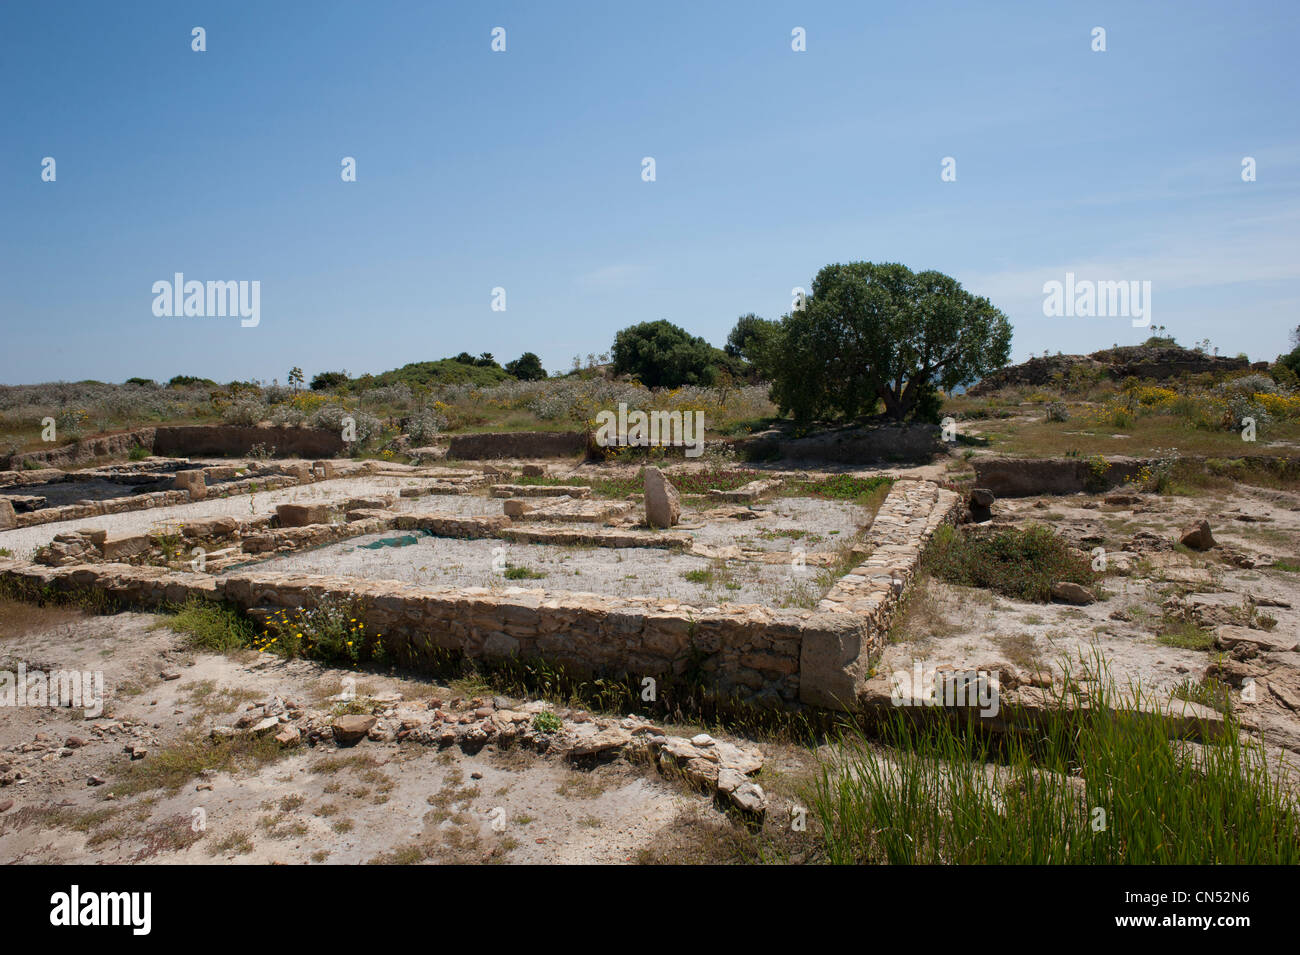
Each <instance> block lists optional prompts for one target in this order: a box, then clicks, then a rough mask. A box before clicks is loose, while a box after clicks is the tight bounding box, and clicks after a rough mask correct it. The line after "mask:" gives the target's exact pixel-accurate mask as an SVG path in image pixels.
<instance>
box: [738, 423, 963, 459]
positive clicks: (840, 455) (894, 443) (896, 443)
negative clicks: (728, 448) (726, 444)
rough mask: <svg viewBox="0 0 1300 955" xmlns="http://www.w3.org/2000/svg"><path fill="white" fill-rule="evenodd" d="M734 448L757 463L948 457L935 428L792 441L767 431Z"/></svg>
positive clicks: (854, 431)
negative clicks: (942, 455) (940, 455)
mask: <svg viewBox="0 0 1300 955" xmlns="http://www.w3.org/2000/svg"><path fill="white" fill-rule="evenodd" d="M732 445H733V446H734V447H735V449H736V450H737V452H739V453H742V454H744V455H746V456H748V457H750V458H753V459H757V460H776V459H781V460H789V461H829V462H835V463H838V464H871V463H876V462H882V461H884V462H890V461H928V460H930V459H931V458H933V457H934V456H935V455H939V454H946V453H947V448H946V447H945V445H944V444H943V442H942V441H940V440H939V429H938V428H937V427H936V426H934V425H908V426H905V427H894V426H889V425H886V426H881V427H873V428H844V429H841V430H838V431H824V432H821V433H819V434H813V435H809V436H808V437H806V438H790V437H787V436H786V435H785V434H783V433H782V432H780V431H777V430H772V431H763V432H759V433H758V434H754V435H750V436H749V437H747V438H741V439H738V440H736V441H734V442H732Z"/></svg>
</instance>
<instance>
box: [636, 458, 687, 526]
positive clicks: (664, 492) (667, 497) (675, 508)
mask: <svg viewBox="0 0 1300 955" xmlns="http://www.w3.org/2000/svg"><path fill="white" fill-rule="evenodd" d="M681 514H682V506H681V496H680V495H679V494H678V493H677V488H675V487H673V486H672V485H671V484H669V483H668V479H667V478H666V477H664V474H663V472H662V471H660V470H659V469H658V468H654V467H650V468H646V469H645V520H646V523H647V524H649V525H650V526H651V527H672V526H673V525H674V524H676V523H677V522H678V521H679V520H681Z"/></svg>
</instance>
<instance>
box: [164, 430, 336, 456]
mask: <svg viewBox="0 0 1300 955" xmlns="http://www.w3.org/2000/svg"><path fill="white" fill-rule="evenodd" d="M154 430H155V432H156V434H155V437H154V443H153V453H154V454H162V455H171V456H176V457H194V456H198V457H202V456H205V455H216V456H220V457H242V456H244V455H246V454H248V452H249V451H250V450H252V449H253V448H254V447H255V446H257V445H259V444H260V445H262V446H263V447H265V448H267V449H270V448H274V449H275V454H276V457H281V458H288V457H297V458H332V457H335V456H336V455H340V454H342V453H343V451H344V444H343V438H342V437H341V436H339V435H338V434H336V433H335V432H333V431H326V430H323V429H321V428H252V427H250V428H245V427H237V426H234V425H215V426H205V425H195V426H192V427H191V426H183V427H166V428H156V429H154Z"/></svg>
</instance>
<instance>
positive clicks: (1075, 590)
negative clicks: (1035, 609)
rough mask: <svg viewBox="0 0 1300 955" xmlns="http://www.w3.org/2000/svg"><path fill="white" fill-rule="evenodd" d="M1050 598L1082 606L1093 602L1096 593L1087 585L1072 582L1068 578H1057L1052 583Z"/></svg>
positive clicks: (1095, 598)
mask: <svg viewBox="0 0 1300 955" xmlns="http://www.w3.org/2000/svg"><path fill="white" fill-rule="evenodd" d="M1052 599H1053V600H1056V601H1060V602H1061V603H1068V604H1075V605H1076V606H1084V605H1086V604H1090V603H1095V602H1096V600H1097V595H1096V594H1094V593H1093V592H1092V591H1091V590H1089V589H1088V588H1087V587H1083V586H1081V585H1079V584H1076V583H1072V582H1070V581H1068V580H1058V581H1057V582H1056V583H1054V584H1052Z"/></svg>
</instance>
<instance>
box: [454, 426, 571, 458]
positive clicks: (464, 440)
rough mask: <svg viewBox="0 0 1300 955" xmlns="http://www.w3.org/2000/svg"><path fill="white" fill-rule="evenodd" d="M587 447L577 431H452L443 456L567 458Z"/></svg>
mask: <svg viewBox="0 0 1300 955" xmlns="http://www.w3.org/2000/svg"><path fill="white" fill-rule="evenodd" d="M586 448H587V437H586V435H585V434H583V433H582V432H581V431H509V432H506V431H503V432H500V433H497V434H455V435H452V436H451V438H450V443H449V444H448V446H447V457H449V458H459V459H460V460H462V461H478V460H483V459H485V458H571V457H575V456H577V455H579V454H582V453H583V452H584V451H585V450H586Z"/></svg>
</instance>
